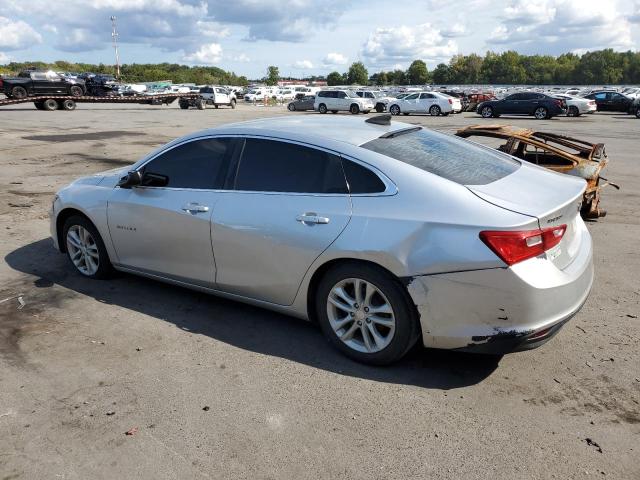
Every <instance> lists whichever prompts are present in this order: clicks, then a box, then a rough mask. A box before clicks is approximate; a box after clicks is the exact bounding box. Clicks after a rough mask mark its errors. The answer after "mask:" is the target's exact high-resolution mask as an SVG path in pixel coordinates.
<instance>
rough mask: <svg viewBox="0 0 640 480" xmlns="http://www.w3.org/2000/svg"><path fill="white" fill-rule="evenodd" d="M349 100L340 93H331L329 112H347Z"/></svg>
mask: <svg viewBox="0 0 640 480" xmlns="http://www.w3.org/2000/svg"><path fill="white" fill-rule="evenodd" d="M350 104H351V100H350V99H349V98H348V97H347V94H346V93H345V92H342V91H338V92H333V96H332V98H331V106H332V108H330V109H329V110H349V105H350Z"/></svg>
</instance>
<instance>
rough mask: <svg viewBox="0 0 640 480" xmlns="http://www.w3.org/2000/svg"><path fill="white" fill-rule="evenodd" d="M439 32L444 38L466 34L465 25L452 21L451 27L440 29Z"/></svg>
mask: <svg viewBox="0 0 640 480" xmlns="http://www.w3.org/2000/svg"><path fill="white" fill-rule="evenodd" d="M440 34H441V35H442V36H443V37H446V38H453V37H462V36H464V35H466V34H467V27H465V26H464V25H463V24H462V23H454V24H453V25H451V27H449V28H445V29H444V30H442V31H441V32H440Z"/></svg>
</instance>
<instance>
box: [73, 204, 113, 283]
mask: <svg viewBox="0 0 640 480" xmlns="http://www.w3.org/2000/svg"><path fill="white" fill-rule="evenodd" d="M62 232H63V239H64V242H65V245H66V250H67V257H68V258H69V261H70V262H71V264H72V265H73V266H74V267H75V269H76V270H77V271H78V272H80V273H81V274H82V275H83V276H85V277H88V278H94V279H103V278H108V277H109V275H110V274H111V273H112V271H113V267H112V265H111V261H110V260H109V255H108V254H107V249H106V248H105V246H104V242H103V241H102V237H101V236H100V234H99V233H98V230H97V229H96V227H95V226H94V225H93V223H91V222H90V221H89V219H87V218H86V217H81V216H79V215H74V216H72V217H69V218H68V219H67V221H66V222H64V227H63V229H62Z"/></svg>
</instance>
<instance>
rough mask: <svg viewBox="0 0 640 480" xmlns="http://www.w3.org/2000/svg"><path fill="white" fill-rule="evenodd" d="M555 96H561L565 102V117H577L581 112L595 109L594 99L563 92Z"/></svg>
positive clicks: (589, 111) (591, 111)
mask: <svg viewBox="0 0 640 480" xmlns="http://www.w3.org/2000/svg"><path fill="white" fill-rule="evenodd" d="M555 96H556V97H558V98H563V99H564V101H565V102H567V117H579V116H580V115H582V114H583V113H593V112H595V111H596V110H597V106H596V102H595V100H590V99H588V98H582V97H575V96H572V95H565V94H563V93H560V94H557V95H555Z"/></svg>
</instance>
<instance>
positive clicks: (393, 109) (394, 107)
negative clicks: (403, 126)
mask: <svg viewBox="0 0 640 480" xmlns="http://www.w3.org/2000/svg"><path fill="white" fill-rule="evenodd" d="M389 113H390V114H391V115H400V107H399V106H398V105H391V107H390V108H389Z"/></svg>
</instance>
